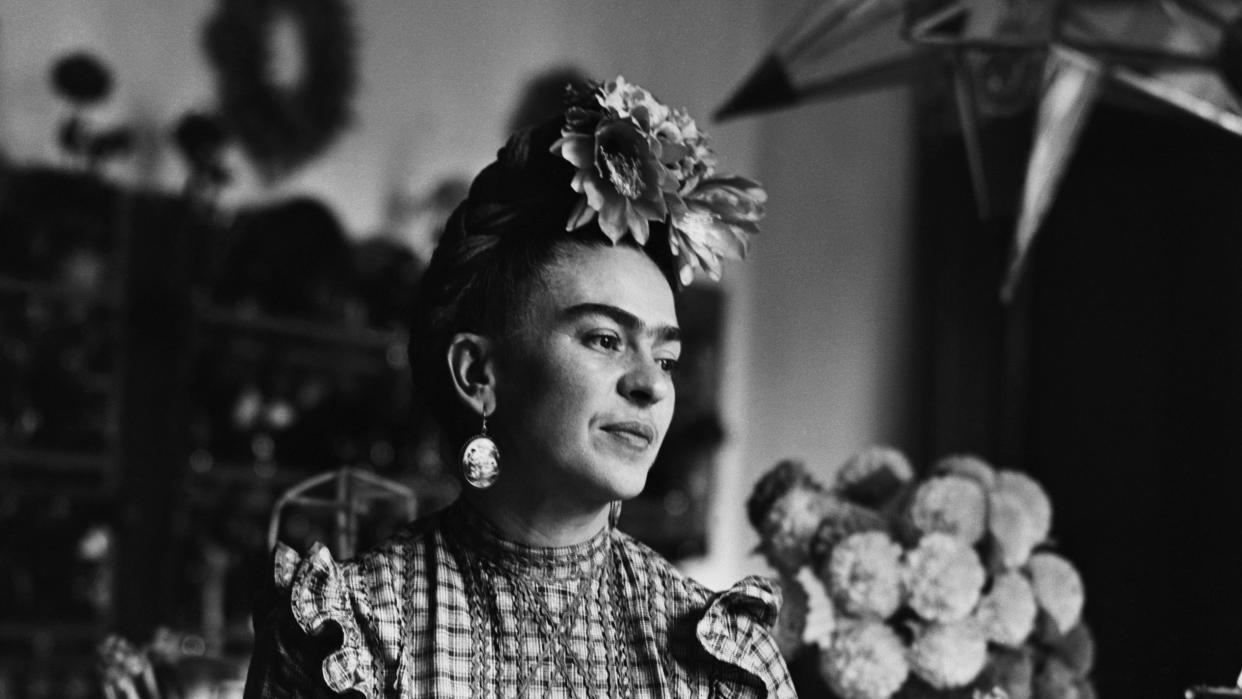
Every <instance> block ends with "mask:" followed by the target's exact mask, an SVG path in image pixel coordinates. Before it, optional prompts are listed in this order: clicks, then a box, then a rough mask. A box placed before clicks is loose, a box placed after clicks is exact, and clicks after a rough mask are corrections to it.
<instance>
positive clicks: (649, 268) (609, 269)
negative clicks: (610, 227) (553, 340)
mask: <svg viewBox="0 0 1242 699" xmlns="http://www.w3.org/2000/svg"><path fill="white" fill-rule="evenodd" d="M542 277H543V281H544V284H540V285H538V286H539V287H541V288H542V290H541V291H536V293H535V297H536V299H532V301H535V302H536V303H538V304H539V305H541V306H544V309H545V310H546V311H549V312H551V313H553V314H559V313H561V312H562V311H564V310H566V309H569V308H572V307H576V306H582V305H584V304H600V305H606V306H613V307H616V308H619V309H621V310H623V311H625V312H626V313H629V314H631V315H634V316H636V317H637V318H638V319H639V320H640V321H642V323H643V324H644V325H647V326H651V327H657V326H673V327H676V325H677V310H676V306H675V305H674V303H673V291H672V288H671V287H669V284H668V280H667V279H665V277H664V275H663V274H662V273H661V272H660V268H659V267H657V266H656V264H655V262H653V261H652V260H651V258H649V257H647V255H646V254H645V253H643V252H642V251H641V250H638V249H636V248H633V247H629V246H625V245H615V246H585V245H573V246H570V247H568V248H567V249H566V250H565V254H564V255H562V256H560V257H559V259H557V261H555V262H553V263H552V264H551V265H549V266H548V268H547V269H545V270H544V272H543V275H542Z"/></svg>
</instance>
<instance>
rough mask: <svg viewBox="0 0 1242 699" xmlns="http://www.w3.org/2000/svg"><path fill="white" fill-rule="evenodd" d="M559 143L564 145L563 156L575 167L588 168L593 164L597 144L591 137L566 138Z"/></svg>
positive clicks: (574, 136) (562, 147)
mask: <svg viewBox="0 0 1242 699" xmlns="http://www.w3.org/2000/svg"><path fill="white" fill-rule="evenodd" d="M557 143H560V144H562V145H561V156H562V157H564V158H565V159H566V160H568V161H569V162H571V163H573V166H574V167H577V168H587V167H591V165H592V164H593V161H594V158H593V156H594V153H593V151H594V149H595V143H594V140H593V139H591V138H590V137H589V136H580V135H573V136H566V137H564V138H562V139H560V140H559V141H557Z"/></svg>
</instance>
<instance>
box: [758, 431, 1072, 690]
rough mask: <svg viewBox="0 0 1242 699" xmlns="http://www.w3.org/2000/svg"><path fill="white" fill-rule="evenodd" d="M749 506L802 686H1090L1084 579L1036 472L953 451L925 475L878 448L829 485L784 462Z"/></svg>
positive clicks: (786, 647)
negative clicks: (1053, 536)
mask: <svg viewBox="0 0 1242 699" xmlns="http://www.w3.org/2000/svg"><path fill="white" fill-rule="evenodd" d="M747 510H748V515H749V517H750V521H751V523H752V524H753V525H754V526H755V529H756V530H758V532H759V536H760V540H761V541H760V546H759V549H760V551H761V552H762V553H763V555H764V556H765V557H766V558H767V560H768V562H769V563H770V564H771V565H772V566H773V567H774V568H775V569H776V570H777V571H778V572H779V573H780V575H781V578H782V583H783V585H782V587H783V589H784V593H785V604H784V607H783V608H782V610H781V616H780V621H779V622H778V625H777V629H776V635H777V641H778V642H779V644H780V645H781V650H782V652H783V653H784V654H785V656H786V658H787V659H789V660H790V662H791V667H792V669H793V674H794V676H795V681H796V682H797V683H798V685H799V690H800V692H801V694H802V695H803V696H821V695H825V694H826V695H828V696H836V697H839V699H889V698H890V697H896V698H897V699H915V698H917V697H929V698H930V697H954V698H956V697H963V698H964V699H980V698H983V697H986V698H988V699H996V698H1001V697H1008V699H1094V697H1095V692H1094V689H1093V687H1092V685H1091V682H1090V679H1089V675H1090V671H1091V665H1092V662H1093V656H1094V643H1093V640H1092V637H1091V634H1090V632H1089V631H1088V629H1087V627H1086V626H1085V625H1084V623H1083V620H1082V610H1083V600H1084V597H1083V584H1082V579H1081V577H1080V576H1079V574H1078V571H1077V570H1076V569H1075V568H1074V566H1073V565H1072V564H1071V563H1070V562H1069V561H1067V560H1066V559H1065V558H1063V557H1062V556H1060V555H1058V554H1057V553H1056V552H1054V551H1053V550H1052V544H1051V541H1050V539H1049V534H1050V532H1051V527H1052V505H1051V503H1050V501H1049V499H1048V496H1047V494H1046V493H1045V492H1044V490H1043V488H1042V487H1040V485H1039V484H1038V483H1037V482H1035V480H1033V479H1032V478H1030V477H1029V476H1027V475H1025V474H1023V473H1019V472H1017V471H1007V470H998V469H994V468H993V467H992V466H990V465H989V464H987V463H986V462H984V461H982V460H981V459H978V458H976V457H973V456H951V457H947V458H944V459H941V460H940V461H939V462H937V463H936V464H935V466H934V467H933V468H932V470H931V472H930V473H929V474H928V475H927V476H926V477H923V478H916V477H915V475H914V471H913V469H912V468H911V467H910V464H909V462H908V461H907V459H906V458H905V456H904V455H902V454H901V452H899V451H896V450H894V449H889V448H885V447H873V448H870V449H867V450H865V451H863V452H861V453H859V454H857V455H855V456H853V457H852V458H850V459H849V460H848V461H847V462H846V463H845V464H844V465H842V466H841V468H840V469H839V470H838V471H837V473H836V479H835V482H834V483H832V484H830V485H825V484H823V483H820V482H817V481H816V480H815V479H814V478H813V477H812V476H811V474H810V473H809V472H808V471H807V470H806V469H805V468H804V467H803V465H802V464H800V463H798V462H794V461H783V462H781V463H779V464H777V465H776V466H775V467H773V468H772V469H771V470H770V471H769V472H768V473H767V474H765V475H764V476H763V478H762V479H760V481H759V482H758V483H757V484H756V486H755V490H754V492H753V493H752V494H751V497H750V500H749V502H748V503H747Z"/></svg>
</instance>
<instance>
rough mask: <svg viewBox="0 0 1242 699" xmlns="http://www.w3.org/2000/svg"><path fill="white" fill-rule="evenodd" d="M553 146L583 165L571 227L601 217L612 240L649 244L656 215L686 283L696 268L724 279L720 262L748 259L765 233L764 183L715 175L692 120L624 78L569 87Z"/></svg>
mask: <svg viewBox="0 0 1242 699" xmlns="http://www.w3.org/2000/svg"><path fill="white" fill-rule="evenodd" d="M552 151H553V152H559V153H560V154H561V156H562V157H564V158H565V160H568V161H569V162H570V163H571V164H573V166H574V167H575V168H577V172H576V173H575V174H574V178H573V182H572V186H573V189H574V191H576V192H578V193H580V194H581V197H580V198H579V200H578V203H577V204H576V205H575V206H574V209H573V211H572V213H571V214H570V216H569V220H568V222H567V223H566V225H565V229H566V230H574V229H576V228H578V227H580V226H583V225H586V224H588V223H590V222H591V221H592V220H593V219H595V218H596V217H598V219H599V227H600V230H602V231H603V232H604V235H606V236H608V238H609V239H610V240H612V241H613V242H614V243H615V242H618V241H620V240H621V239H622V238H624V237H625V236H626V235H627V234H628V235H631V236H633V238H634V240H635V241H636V242H637V243H638V244H640V245H646V244H647V240H648V238H649V236H650V228H649V222H650V221H656V222H662V223H667V225H668V238H669V246H670V247H671V248H672V252H673V255H674V256H675V257H676V259H677V268H678V276H679V277H680V279H681V283H682V284H689V283H690V281H691V280H692V279H693V278H694V270H695V269H701V270H703V271H704V272H706V273H707V274H708V276H710V277H711V278H712V279H719V278H720V269H721V264H720V261H721V259H722V258H729V259H734V260H740V259H742V258H743V257H744V256H745V254H746V248H747V245H748V243H749V238H750V236H751V235H754V234H756V233H758V232H759V227H758V222H759V219H761V218H763V204H764V201H766V200H767V194H766V193H765V192H764V191H763V188H762V187H760V186H759V183H757V182H755V181H753V180H750V179H747V178H744V177H736V176H721V175H717V174H716V172H715V170H716V158H715V155H714V154H713V153H712V151H711V149H710V148H708V145H707V134H705V133H703V132H702V131H700V130H699V127H698V125H696V124H695V123H694V120H693V119H691V118H690V117H689V116H688V115H687V114H686V113H685V112H684V111H682V110H680V109H670V108H669V107H667V106H665V105H664V104H661V103H660V102H658V101H656V99H655V98H654V97H652V96H651V93H649V92H647V91H646V90H644V89H643V88H641V87H639V86H637V85H634V84H631V83H628V82H626V80H625V78H623V77H620V76H618V77H617V79H616V80H613V81H611V82H607V83H603V84H596V85H593V86H591V87H590V88H589V89H587V90H582V91H579V92H574V93H571V96H570V104H569V109H568V111H567V113H566V115H565V125H564V127H562V129H561V138H560V139H558V140H557V141H556V143H554V144H553V145H552Z"/></svg>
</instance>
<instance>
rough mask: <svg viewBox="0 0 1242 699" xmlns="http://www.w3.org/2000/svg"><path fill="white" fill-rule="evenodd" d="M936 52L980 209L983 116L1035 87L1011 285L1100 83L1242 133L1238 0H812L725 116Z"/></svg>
mask: <svg viewBox="0 0 1242 699" xmlns="http://www.w3.org/2000/svg"><path fill="white" fill-rule="evenodd" d="M928 52H932V53H935V54H938V55H939V56H940V57H944V56H946V55H947V56H948V57H950V58H951V59H952V60H951V64H952V65H953V66H954V72H955V76H954V77H955V81H954V82H955V88H956V90H955V93H956V94H955V97H956V99H957V103H958V115H959V118H960V120H961V122H962V130H963V135H964V140H965V143H966V148H967V156H968V162H969V163H970V168H971V177H972V180H973V183H974V188H975V193H976V201H977V202H978V204H979V207H980V214H981V215H983V216H986V215H988V209H989V197H988V191H987V187H986V183H987V181H988V176H987V173H985V172H984V168H983V160H984V159H983V157H982V144H981V142H980V139H979V133H978V130H979V127H980V124H981V122H983V121H986V120H987V119H990V118H992V117H995V116H999V115H1005V114H1013V113H1016V112H1018V111H1021V110H1022V109H1024V108H1026V107H1027V106H1028V105H1029V104H1031V103H1032V102H1033V101H1035V100H1038V101H1039V107H1038V119H1037V126H1036V134H1035V140H1034V146H1033V147H1032V150H1031V156H1030V159H1029V160H1028V164H1027V176H1026V182H1025V185H1024V188H1023V193H1022V204H1021V209H1020V213H1019V220H1018V223H1017V229H1016V231H1015V234H1014V244H1013V250H1012V253H1011V258H1010V265H1009V269H1008V272H1007V274H1006V279H1005V280H1004V283H1003V285H1002V295H1003V297H1004V298H1006V299H1010V298H1012V295H1013V293H1014V290H1015V289H1016V286H1017V283H1018V281H1019V279H1020V275H1021V272H1022V269H1023V266H1024V263H1025V259H1026V256H1027V252H1028V251H1029V249H1030V246H1031V244H1032V242H1033V241H1034V238H1035V235H1036V233H1037V232H1038V230H1039V226H1040V224H1041V223H1042V221H1043V219H1044V217H1045V215H1046V214H1047V211H1048V209H1049V208H1050V207H1051V205H1052V202H1053V199H1054V198H1055V194H1056V188H1057V185H1058V184H1059V182H1060V180H1061V177H1062V175H1063V173H1064V171H1065V169H1066V167H1067V165H1068V163H1069V160H1070V158H1071V157H1072V155H1073V153H1074V150H1075V148H1076V147H1077V144H1078V139H1079V137H1080V135H1081V133H1082V128H1083V125H1084V124H1085V123H1086V121H1087V117H1088V116H1089V114H1090V110H1091V106H1092V105H1093V104H1094V102H1095V101H1096V100H1097V99H1098V98H1099V96H1100V94H1101V92H1102V91H1103V89H1104V87H1105V86H1106V85H1111V86H1121V87H1124V88H1128V89H1130V90H1132V91H1134V92H1136V93H1138V94H1140V95H1143V96H1145V97H1147V98H1150V99H1152V100H1156V101H1158V102H1160V103H1165V104H1167V105H1171V106H1173V107H1175V108H1177V109H1180V110H1182V111H1185V112H1186V113H1189V114H1192V115H1194V116H1196V117H1198V118H1200V119H1204V120H1206V121H1208V122H1210V123H1213V124H1216V125H1217V126H1219V127H1221V128H1223V129H1226V130H1228V131H1230V132H1233V133H1236V134H1239V135H1242V106H1240V104H1239V99H1238V96H1239V95H1242V3H1237V2H1236V1H1235V0H1128V1H1127V0H818V1H816V2H811V3H809V4H808V5H806V7H805V8H804V11H803V12H802V13H801V14H800V15H799V16H798V17H796V18H795V20H794V21H793V22H791V23H790V25H789V26H788V28H787V29H786V30H785V31H784V32H782V33H781V35H780V36H779V37H778V38H777V40H776V41H775V42H774V43H773V45H772V47H771V49H770V50H769V51H768V53H767V55H766V56H765V57H764V58H763V60H762V61H761V62H760V64H759V66H758V67H757V68H756V69H755V71H754V72H753V73H752V74H751V76H750V77H749V78H748V79H747V80H746V81H745V82H744V83H743V85H742V86H741V88H739V89H738V91H737V92H736V93H735V94H734V95H733V97H732V98H730V99H729V101H728V102H726V103H725V105H724V106H723V107H722V108H721V109H720V110H719V111H718V112H717V118H727V117H731V116H737V115H741V114H747V113H752V112H756V111H760V110H765V109H776V108H781V107H787V106H792V105H795V104H799V103H803V102H808V101H812V100H817V99H827V98H832V97H837V96H841V95H844V94H849V93H851V92H857V91H861V90H869V89H875V88H879V87H885V86H889V85H894V84H898V83H900V82H902V81H904V80H907V79H909V77H911V76H912V75H914V73H915V71H916V69H917V68H918V65H919V63H920V62H922V61H924V60H926V55H927V54H928Z"/></svg>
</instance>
